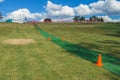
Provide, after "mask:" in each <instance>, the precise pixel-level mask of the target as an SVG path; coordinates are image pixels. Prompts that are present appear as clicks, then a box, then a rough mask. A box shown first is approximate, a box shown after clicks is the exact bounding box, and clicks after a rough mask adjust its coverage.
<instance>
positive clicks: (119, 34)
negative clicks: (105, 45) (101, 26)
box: [105, 31, 120, 37]
mask: <svg viewBox="0 0 120 80" xmlns="http://www.w3.org/2000/svg"><path fill="white" fill-rule="evenodd" d="M105 35H108V36H113V37H120V31H117V32H115V33H112V34H105Z"/></svg>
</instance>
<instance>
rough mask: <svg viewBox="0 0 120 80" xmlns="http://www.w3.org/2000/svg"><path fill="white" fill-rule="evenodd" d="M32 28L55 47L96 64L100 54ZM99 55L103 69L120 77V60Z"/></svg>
mask: <svg viewBox="0 0 120 80" xmlns="http://www.w3.org/2000/svg"><path fill="white" fill-rule="evenodd" d="M34 26H35V28H36V29H37V30H38V32H39V33H40V34H41V35H42V36H44V37H45V38H48V37H50V38H51V41H52V42H54V43H55V44H56V45H58V46H60V47H61V48H63V49H65V50H67V51H68V52H70V53H71V54H75V55H77V56H79V57H81V58H83V59H86V60H89V61H91V62H93V63H94V64H95V63H96V61H97V56H98V54H99V53H100V52H97V51H93V50H89V49H87V48H84V47H81V46H78V45H75V44H72V43H70V42H67V41H62V40H61V38H59V37H56V36H53V35H51V34H49V33H47V32H45V31H44V30H42V29H41V28H40V27H39V26H37V25H36V24H34ZM101 55H102V62H103V65H104V66H103V68H105V69H107V70H109V71H110V72H112V73H114V74H117V75H120V59H119V58H116V57H112V56H110V55H107V54H103V53H101Z"/></svg>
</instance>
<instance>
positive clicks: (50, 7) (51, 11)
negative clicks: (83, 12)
mask: <svg viewBox="0 0 120 80" xmlns="http://www.w3.org/2000/svg"><path fill="white" fill-rule="evenodd" d="M45 9H46V13H44V17H50V18H59V19H61V18H67V17H71V16H74V15H75V14H74V9H73V8H71V7H69V6H67V5H66V6H62V5H57V4H54V3H52V2H51V1H48V3H47V5H46V6H45Z"/></svg>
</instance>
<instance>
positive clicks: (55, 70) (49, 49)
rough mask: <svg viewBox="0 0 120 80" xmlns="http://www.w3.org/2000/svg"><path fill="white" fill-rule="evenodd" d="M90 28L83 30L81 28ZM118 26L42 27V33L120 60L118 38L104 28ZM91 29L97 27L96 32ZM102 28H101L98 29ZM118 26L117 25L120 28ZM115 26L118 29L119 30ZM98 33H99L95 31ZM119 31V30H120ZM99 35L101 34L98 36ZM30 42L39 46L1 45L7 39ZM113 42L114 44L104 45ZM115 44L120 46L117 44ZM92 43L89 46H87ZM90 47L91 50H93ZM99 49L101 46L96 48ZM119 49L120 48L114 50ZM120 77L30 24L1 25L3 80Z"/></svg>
mask: <svg viewBox="0 0 120 80" xmlns="http://www.w3.org/2000/svg"><path fill="white" fill-rule="evenodd" d="M89 25H90V26H91V27H90V28H88V27H80V26H89ZM106 25H111V27H113V28H114V25H115V24H79V23H76V24H73V23H64V24H62V23H47V24H44V23H40V24H39V26H41V28H42V29H44V30H45V31H48V32H49V33H51V34H54V35H56V36H59V37H65V39H66V40H67V41H69V42H71V43H73V44H76V45H82V46H84V47H87V48H89V49H93V50H98V51H101V52H107V53H108V54H110V55H111V54H112V55H114V56H117V57H119V54H117V53H114V54H113V52H114V51H112V53H111V51H108V50H106V49H104V47H106V45H107V46H109V44H110V45H113V46H109V47H107V48H109V49H110V50H111V49H118V50H116V51H119V50H120V49H119V47H118V46H119V44H118V43H119V37H117V36H110V35H107V34H111V33H112V34H113V33H115V32H114V31H112V32H110V31H107V29H104V28H102V27H107V26H106ZM92 26H98V27H95V28H93V27H92ZM99 26H100V27H99ZM117 26H118V25H117ZM117 26H115V27H116V28H118V27H117ZM96 30H97V31H96ZM117 30H118V29H117ZM97 33H98V34H97ZM106 33H107V34H106ZM16 38H17V39H19V38H20V39H21V38H31V39H34V40H35V41H36V43H31V44H27V45H9V44H4V43H2V41H3V40H6V39H16ZM105 40H112V41H114V43H113V44H112V43H109V42H108V43H102V42H101V41H105ZM115 42H118V43H116V44H115ZM88 43H89V44H88ZM91 45H93V46H92V48H91ZM96 46H100V49H99V48H96ZM115 46H117V47H115ZM119 79H120V77H119V76H118V75H115V74H113V73H111V72H109V71H107V70H105V69H103V68H102V67H96V66H95V64H94V63H91V62H89V61H87V60H84V59H82V58H81V57H79V56H76V55H73V54H71V53H69V52H67V51H66V50H64V49H62V48H60V47H59V46H57V45H55V44H54V43H53V42H51V41H48V40H47V39H45V38H44V37H43V36H41V35H40V34H39V33H38V32H37V30H36V29H35V28H34V26H33V25H31V24H17V23H12V24H11V23H0V80H119Z"/></svg>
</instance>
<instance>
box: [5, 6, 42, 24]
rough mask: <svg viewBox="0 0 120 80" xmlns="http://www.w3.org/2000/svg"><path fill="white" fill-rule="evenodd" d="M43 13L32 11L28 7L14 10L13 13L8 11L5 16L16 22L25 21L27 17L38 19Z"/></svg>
mask: <svg viewBox="0 0 120 80" xmlns="http://www.w3.org/2000/svg"><path fill="white" fill-rule="evenodd" d="M41 17H42V14H40V13H31V12H30V11H29V10H28V9H26V8H24V9H18V10H16V11H13V12H11V13H8V14H7V16H6V17H5V18H4V20H7V19H13V21H14V22H23V21H25V18H27V19H31V20H32V19H36V18H41Z"/></svg>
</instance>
